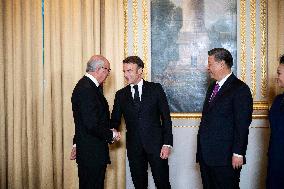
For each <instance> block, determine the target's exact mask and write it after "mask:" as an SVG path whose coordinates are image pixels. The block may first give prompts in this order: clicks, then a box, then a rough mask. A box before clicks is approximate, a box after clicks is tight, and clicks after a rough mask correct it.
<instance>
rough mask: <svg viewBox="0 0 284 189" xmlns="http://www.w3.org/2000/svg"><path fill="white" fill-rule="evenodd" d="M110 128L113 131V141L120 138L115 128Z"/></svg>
mask: <svg viewBox="0 0 284 189" xmlns="http://www.w3.org/2000/svg"><path fill="white" fill-rule="evenodd" d="M111 130H112V132H113V133H114V138H113V140H114V141H119V140H120V138H121V134H120V132H117V130H116V129H111Z"/></svg>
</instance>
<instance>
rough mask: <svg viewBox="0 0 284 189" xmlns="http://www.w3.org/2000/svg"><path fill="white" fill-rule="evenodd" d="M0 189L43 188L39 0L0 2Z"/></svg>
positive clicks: (40, 17) (41, 69)
mask: <svg viewBox="0 0 284 189" xmlns="http://www.w3.org/2000/svg"><path fill="white" fill-rule="evenodd" d="M0 10H1V13H0V22H1V24H0V27H1V29H0V36H1V38H0V40H1V41H0V44H1V50H0V53H1V56H0V57H1V59H0V60H1V63H0V65H1V66H0V78H1V92H0V96H1V97H0V104H1V105H0V106H1V110H0V111H1V112H0V114H1V117H0V119H1V120H0V122H1V125H0V188H38V187H37V186H38V183H39V177H38V172H39V169H38V165H39V164H40V163H39V161H38V153H37V151H36V150H37V149H38V144H39V141H40V140H41V139H40V138H38V136H39V135H38V134H39V133H38V126H39V125H43V111H42V110H43V109H42V105H43V104H42V99H43V97H42V87H43V80H42V75H43V74H42V71H43V64H42V16H41V1H40V0H25V1H19V0H14V1H12V0H11V1H5V0H2V1H0Z"/></svg>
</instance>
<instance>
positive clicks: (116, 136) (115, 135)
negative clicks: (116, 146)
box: [70, 129, 121, 160]
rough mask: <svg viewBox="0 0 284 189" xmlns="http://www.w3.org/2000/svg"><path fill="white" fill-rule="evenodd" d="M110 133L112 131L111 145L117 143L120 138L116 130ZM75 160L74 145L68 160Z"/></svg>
mask: <svg viewBox="0 0 284 189" xmlns="http://www.w3.org/2000/svg"><path fill="white" fill-rule="evenodd" d="M111 131H112V136H113V138H112V141H111V143H114V142H117V141H119V140H120V138H121V134H120V132H118V131H117V130H116V129H111ZM75 159H76V144H74V145H73V148H72V150H71V154H70V160H75Z"/></svg>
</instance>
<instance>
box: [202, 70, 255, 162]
mask: <svg viewBox="0 0 284 189" xmlns="http://www.w3.org/2000/svg"><path fill="white" fill-rule="evenodd" d="M214 85H215V82H213V83H211V85H210V86H209V88H208V91H207V94H206V99H205V102H204V106H203V111H202V118H201V122H200V127H199V131H198V135H197V161H199V160H200V157H202V158H203V160H204V162H205V163H206V164H208V165H209V166H228V165H231V164H232V156H233V153H236V154H239V155H243V156H244V159H245V154H246V149H247V144H248V133H249V126H250V124H251V121H252V111H253V100H252V96H251V92H250V89H249V87H248V86H247V85H246V84H245V83H244V82H242V81H241V80H239V79H238V78H237V77H236V76H235V75H233V74H232V75H231V76H230V77H229V78H228V79H227V80H226V82H225V83H224V84H223V86H222V87H221V89H220V90H219V92H218V93H217V95H216V96H215V98H214V99H213V100H212V102H210V103H209V98H210V96H211V93H212V91H213V88H214Z"/></svg>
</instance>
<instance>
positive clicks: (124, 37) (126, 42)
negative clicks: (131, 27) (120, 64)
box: [123, 0, 128, 58]
mask: <svg viewBox="0 0 284 189" xmlns="http://www.w3.org/2000/svg"><path fill="white" fill-rule="evenodd" d="M123 12H124V36H123V40H124V58H126V57H127V56H128V0H123Z"/></svg>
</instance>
